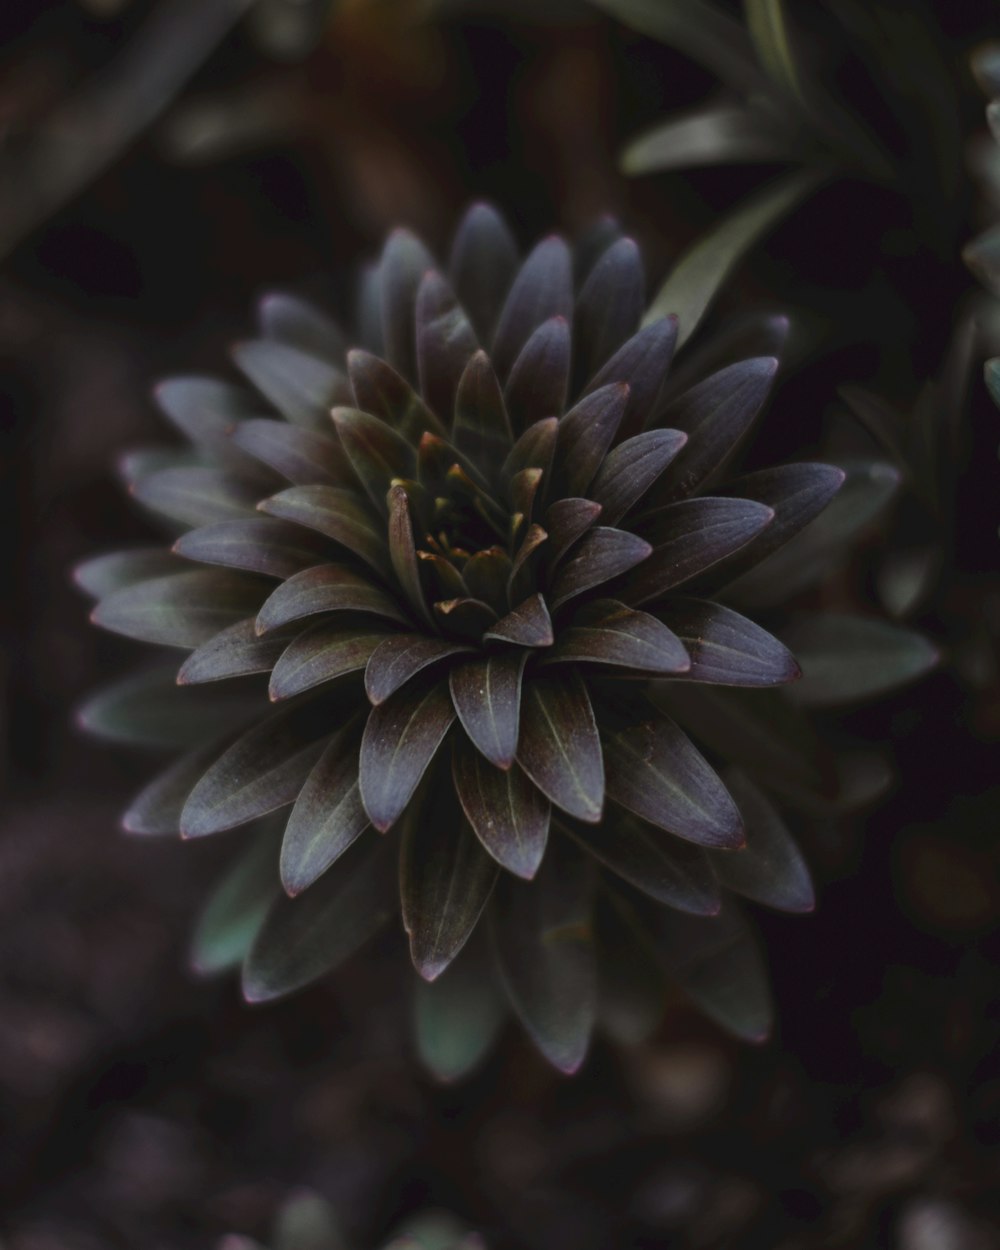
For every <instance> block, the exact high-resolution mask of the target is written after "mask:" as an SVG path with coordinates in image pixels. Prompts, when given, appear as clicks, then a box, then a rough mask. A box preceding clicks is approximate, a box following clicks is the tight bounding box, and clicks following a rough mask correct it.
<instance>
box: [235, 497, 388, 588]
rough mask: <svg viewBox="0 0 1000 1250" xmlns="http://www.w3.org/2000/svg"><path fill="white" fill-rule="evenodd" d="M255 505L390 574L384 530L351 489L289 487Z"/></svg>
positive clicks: (377, 569) (262, 510) (270, 514)
mask: <svg viewBox="0 0 1000 1250" xmlns="http://www.w3.org/2000/svg"><path fill="white" fill-rule="evenodd" d="M257 507H258V508H259V509H260V511H261V512H266V513H267V514H268V515H269V516H276V517H280V518H282V519H283V520H285V521H294V522H295V523H296V525H304V526H305V527H306V528H307V529H312V530H316V531H317V532H318V533H320V534H325V535H326V536H327V538H332V539H333V540H334V541H335V542H338V543H340V545H341V546H342V547H346V548H347V550H348V551H352V552H353V553H354V554H355V555H356V556H359V557H360V558H361V559H362V560H364V561H365V563H366V564H370V565H371V566H372V568H373V569H375V570H376V571H377V572H379V573H383V574H386V575H390V574H391V566H390V564H389V560H388V554H387V551H386V540H385V533H384V530H383V529H382V528H380V527H379V525H378V524H377V523H376V522H375V519H374V517H373V516H372V513H371V511H370V510H369V509H368V508H367V507H366V506H365V505H364V504H363V503H362V501H361V500H360V499H359V498H358V497H357V495H355V494H354V492H353V491H349V490H339V489H338V488H337V487H334V486H292V487H290V488H289V489H288V490H283V491H281V492H280V493H279V494H277V495H272V496H271V498H270V499H265V500H264V501H263V502H262V503H259V504H258V505H257Z"/></svg>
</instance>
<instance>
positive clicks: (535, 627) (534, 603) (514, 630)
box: [483, 595, 554, 647]
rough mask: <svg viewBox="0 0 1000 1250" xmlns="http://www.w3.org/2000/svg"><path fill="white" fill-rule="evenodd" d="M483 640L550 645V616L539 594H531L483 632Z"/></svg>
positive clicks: (524, 644)
mask: <svg viewBox="0 0 1000 1250" xmlns="http://www.w3.org/2000/svg"><path fill="white" fill-rule="evenodd" d="M483 640H484V641H490V640H493V641H496V642H512V643H513V644H514V645H515V646H518V647H551V646H552V643H553V641H554V637H553V634H552V618H551V617H550V616H549V610H548V608H547V607H546V606H545V600H544V599H543V598H542V596H541V595H532V596H531V597H530V598H529V599H525V601H524V602H523V603H519V604H518V606H517V607H516V608H514V610H513V611H512V612H508V613H507V615H506V616H505V617H503V618H502V619H501V620H499V621H497V622H496V624H495V625H494V626H493V627H492V628H491V629H489V630H487V631H486V633H484V634H483Z"/></svg>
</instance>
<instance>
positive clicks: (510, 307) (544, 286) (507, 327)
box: [491, 235, 573, 380]
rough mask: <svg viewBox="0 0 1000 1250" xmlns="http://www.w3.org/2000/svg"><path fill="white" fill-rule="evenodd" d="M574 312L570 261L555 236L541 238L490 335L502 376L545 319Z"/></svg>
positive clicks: (567, 252) (513, 285)
mask: <svg viewBox="0 0 1000 1250" xmlns="http://www.w3.org/2000/svg"><path fill="white" fill-rule="evenodd" d="M572 313H573V262H572V257H571V256H570V251H569V247H568V246H567V245H566V243H565V241H564V240H563V239H561V238H559V237H558V236H555V235H553V236H551V237H550V238H548V239H543V240H542V242H541V243H539V244H537V245H536V246H535V248H534V250H533V251H532V252H531V254H530V256H529V257H528V258H527V260H526V261H525V262H524V264H523V265H522V266H521V268H520V269H519V270H518V272H517V275H516V276H515V278H514V281H513V283H512V284H511V287H510V290H509V292H508V293H507V298H506V299H505V300H504V305H503V308H502V309H501V311H500V317H499V320H498V323H497V329H496V334H495V336H494V339H493V350H492V353H491V355H492V359H493V366H494V368H495V369H496V371H497V374H498V375H499V377H500V379H501V380H505V379H506V378H507V377H508V375H509V374H510V371H511V366H512V365H513V364H514V361H515V360H516V359H517V357H518V355H519V354H520V351H521V349H522V348H523V347H524V345H525V343H526V342H527V341H528V339H529V338H530V337H531V335H532V334H533V333H534V332H535V330H537V329H538V327H539V326H540V325H541V324H542V322H544V321H548V320H550V318H552V317H565V318H566V320H567V321H568V320H569V319H570V317H571V316H572Z"/></svg>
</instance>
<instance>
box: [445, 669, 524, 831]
mask: <svg viewBox="0 0 1000 1250" xmlns="http://www.w3.org/2000/svg"><path fill="white" fill-rule="evenodd" d="M527 658H528V655H527V652H526V651H523V650H521V651H500V652H497V653H495V654H493V655H488V656H486V658H485V659H475V660H470V661H469V662H468V663H462V664H456V665H455V666H454V667H453V668H452V670H451V672H450V673H449V676H448V681H449V686H450V689H451V698H452V702H453V703H454V705H455V711H456V712H457V713H458V719H459V720H460V721H461V723H462V728H463V729H464V730H465V732H466V733H467V734H468V735H469V738H470V739H471V740H472V742H473V743H474V744H475V746H476V748H477V749H478V750H479V751H481V752H482V754H483V755H485V756H486V758H487V759H488V760H489V761H490V762H491V763H492V764H495V765H496V767H497V768H510V766H511V764H513V762H514V757H515V755H516V754H517V738H518V730H519V726H520V718H521V678H522V676H523V675H524V666H525V663H526V661H527ZM473 823H475V822H473Z"/></svg>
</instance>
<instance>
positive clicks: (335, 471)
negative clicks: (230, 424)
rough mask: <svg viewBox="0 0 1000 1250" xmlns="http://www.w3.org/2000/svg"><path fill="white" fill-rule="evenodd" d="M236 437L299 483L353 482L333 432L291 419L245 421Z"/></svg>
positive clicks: (255, 455)
mask: <svg viewBox="0 0 1000 1250" xmlns="http://www.w3.org/2000/svg"><path fill="white" fill-rule="evenodd" d="M232 440H233V442H234V443H235V444H236V445H237V447H241V448H242V449H243V450H244V451H245V452H246V453H247V454H248V455H250V456H253V458H254V459H255V460H259V461H260V463H261V464H266V465H267V466H268V468H271V469H274V471H275V472H276V473H280V474H281V476H282V477H283V478H285V479H287V481H289V482H291V483H293V484H294V485H295V486H319V485H326V486H351V485H353V483H354V478H353V474H352V473H351V469H350V465H349V464H348V462H347V457H346V456H345V455H344V452H343V449H342V448H341V447H340V446H339V445H338V443H337V441H336V439H335V438H333V437H332V432H331V433H329V434H327V433H317V432H316V431H314V430H307V429H302V427H301V426H297V425H289V424H288V422H287V421H269V420H266V419H264V418H254V419H252V420H250V421H241V422H240V423H239V425H238V426H237V427H236V429H235V430H234V431H233V433H232Z"/></svg>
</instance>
